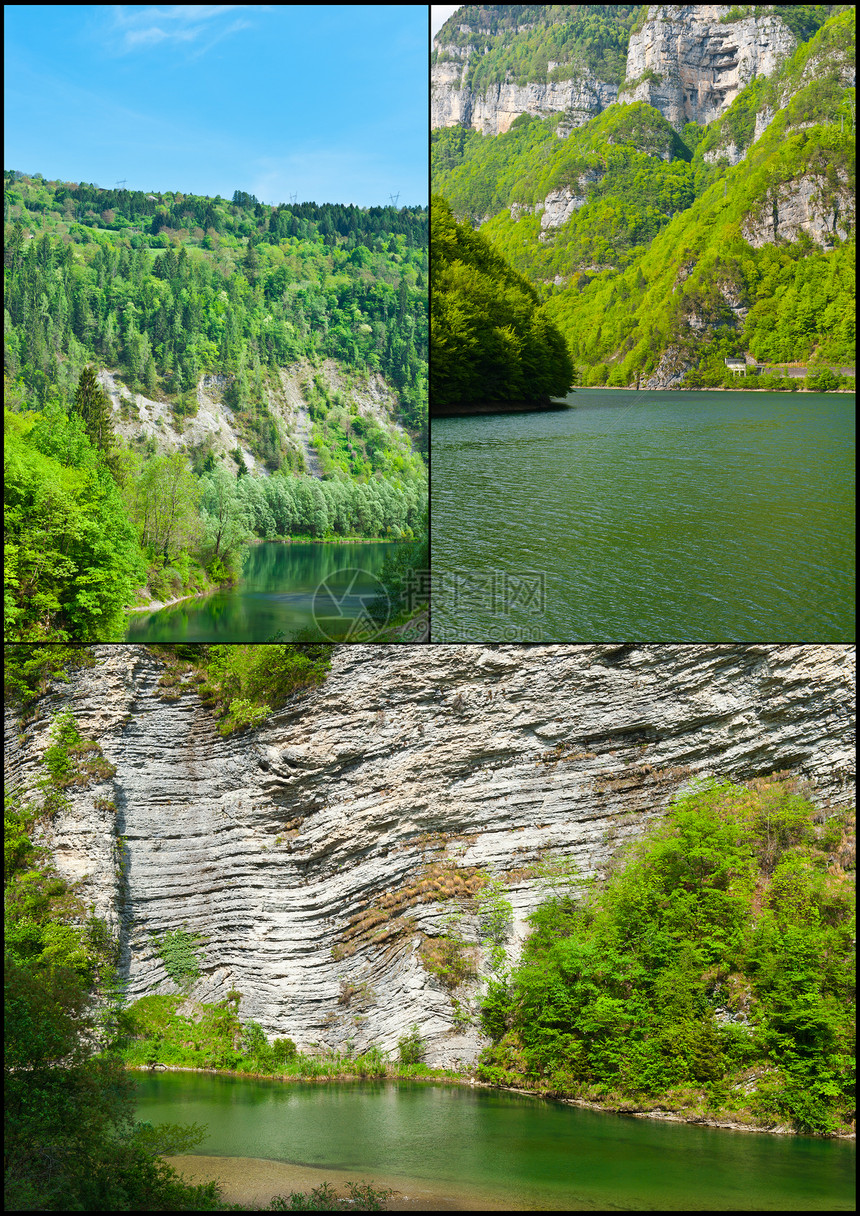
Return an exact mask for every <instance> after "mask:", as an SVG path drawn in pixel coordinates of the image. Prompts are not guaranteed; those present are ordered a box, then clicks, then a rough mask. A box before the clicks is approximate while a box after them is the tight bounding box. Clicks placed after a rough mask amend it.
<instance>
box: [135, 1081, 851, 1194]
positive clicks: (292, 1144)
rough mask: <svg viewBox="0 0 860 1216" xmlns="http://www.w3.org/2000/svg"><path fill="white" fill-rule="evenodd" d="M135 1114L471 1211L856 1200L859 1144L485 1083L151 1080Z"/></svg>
mask: <svg viewBox="0 0 860 1216" xmlns="http://www.w3.org/2000/svg"><path fill="white" fill-rule="evenodd" d="M137 1117H138V1118H139V1119H144V1120H149V1121H150V1122H152V1123H160V1122H171V1123H190V1122H192V1121H197V1122H199V1123H205V1124H207V1125H208V1134H207V1138H206V1140H205V1141H204V1142H203V1143H202V1144H201V1145H200V1146H199V1148H198V1149H197V1150H196V1152H197V1153H198V1154H201V1155H206V1156H212V1157H254V1158H268V1159H270V1160H273V1161H280V1162H291V1163H296V1164H300V1165H303V1166H314V1167H324V1168H327V1169H331V1170H332V1171H341V1174H339V1175H337V1176H338V1177H342V1176H343V1173H342V1172H343V1171H346V1173H348V1174H349V1175H351V1176H354V1177H356V1178H358V1177H363V1178H366V1179H368V1180H376V1181H377V1182H378V1183H379V1182H380V1181H382V1180H384V1181H385V1182H386V1183H387V1184H388V1185H394V1186H397V1187H399V1189H400V1190H401V1191H402V1192H403V1193H404V1194H407V1195H408V1194H409V1193H410V1188H412V1189H413V1190H414V1188H416V1187H418V1186H421V1185H423V1186H424V1187H425V1188H428V1189H430V1190H432V1192H433V1193H435V1194H436V1195H439V1196H447V1197H450V1198H452V1199H453V1200H455V1201H459V1202H457V1203H455V1204H454V1205H453V1206H463V1207H464V1208H466V1209H468V1208H472V1209H478V1210H479V1209H480V1206H481V1204H482V1203H485V1204H487V1205H488V1206H502V1207H510V1208H513V1209H517V1210H529V1209H531V1210H544V1211H569V1210H576V1211H593V1210H611V1209H618V1210H622V1211H660V1210H668V1211H709V1210H710V1211H717V1210H719V1211H750V1210H753V1211H780V1210H787V1211H826V1210H830V1211H849V1210H853V1207H854V1159H855V1151H854V1145H853V1144H852V1143H850V1142H846V1141H838V1140H835V1141H830V1140H816V1139H814V1138H812V1137H800V1136H771V1135H764V1134H756V1135H753V1134H750V1133H745V1132H731V1131H723V1130H719V1129H715V1128H704V1127H694V1126H689V1125H686V1124H673V1123H661V1122H657V1121H654V1120H650V1119H633V1118H625V1117H623V1116H619V1115H604V1114H601V1113H598V1112H594V1111H589V1110H581V1109H578V1108H577V1107H572V1106H566V1105H564V1104H561V1103H555V1102H550V1101H544V1100H541V1099H536V1098H528V1097H520V1096H518V1095H515V1094H509V1093H503V1092H497V1091H493V1090H487V1089H470V1088H467V1087H460V1086H439V1085H426V1084H420V1083H417V1082H409V1081H380V1082H353V1083H345V1084H321V1085H312V1084H299V1083H282V1082H278V1081H248V1080H242V1079H238V1078H233V1077H219V1076H204V1075H195V1074H192V1073H162V1074H159V1075H156V1076H145V1077H142V1078H141V1080H140V1086H139V1100H138V1116H137ZM332 1177H333V1179H334V1177H335V1175H334V1173H333V1175H332ZM440 1206H445V1205H444V1204H442V1205H440Z"/></svg>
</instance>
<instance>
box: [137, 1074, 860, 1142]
mask: <svg viewBox="0 0 860 1216" xmlns="http://www.w3.org/2000/svg"><path fill="white" fill-rule="evenodd" d="M124 1067H125V1069H126V1070H127V1071H129V1072H197V1073H208V1074H210V1075H211V1076H216V1077H236V1078H238V1079H244V1080H249V1081H284V1082H287V1083H290V1082H303V1083H304V1084H307V1085H313V1084H317V1085H323V1084H328V1083H332V1084H340V1083H341V1082H352V1081H417V1082H419V1083H420V1084H423V1085H459V1086H463V1087H468V1088H470V1089H495V1090H499V1091H501V1092H504V1093H509V1094H517V1095H518V1096H519V1097H521V1098H538V1099H540V1100H541V1101H547V1102H560V1103H562V1104H564V1105H565V1106H578V1107H580V1108H581V1109H583V1110H593V1111H595V1112H597V1114H603V1115H624V1116H627V1117H628V1118H633V1119H656V1120H660V1121H662V1122H665V1123H686V1124H688V1125H689V1126H691V1127H712V1128H715V1129H716V1130H720V1131H735V1132H753V1133H764V1134H766V1135H771V1136H808V1137H809V1138H810V1139H812V1140H849V1141H850V1140H856V1139H857V1133H856V1132H850V1131H849V1132H833V1133H831V1134H830V1135H817V1134H816V1133H814V1132H796V1131H794V1130H793V1129H792V1128H791V1127H790V1126H789V1125H788V1124H784V1123H776V1124H773V1123H772V1124H766V1125H761V1124H751V1123H742V1122H740V1121H738V1120H733V1119H728V1118H724V1119H720V1118H717V1117H714V1118H708V1117H707V1116H704V1115H683V1114H678V1113H677V1112H676V1111H671V1110H666V1109H665V1108H657V1109H655V1110H642V1109H638V1110H635V1109H634V1110H623V1109H621V1107H619V1106H611V1105H602V1104H601V1103H599V1102H590V1101H588V1100H587V1099H585V1098H565V1097H563V1096H562V1095H560V1094H549V1093H541V1092H540V1091H539V1090H534V1089H517V1088H516V1087H515V1086H513V1085H494V1084H492V1082H490V1081H478V1080H476V1079H475V1078H474V1077H469V1076H466V1075H465V1074H463V1073H459V1074H454V1075H452V1076H450V1077H414V1076H398V1075H397V1074H396V1073H395V1074H394V1075H393V1076H385V1077H360V1076H356V1075H354V1074H352V1073H342V1074H339V1075H337V1076H334V1077H332V1076H325V1077H303V1076H299V1075H296V1074H293V1073H287V1074H280V1075H278V1074H273V1073H259V1072H237V1071H228V1070H225V1069H219V1068H191V1067H187V1066H186V1065H183V1064H160V1065H159V1066H158V1067H157V1068H156V1069H153V1068H151V1067H150V1066H149V1065H148V1064H125V1065H124Z"/></svg>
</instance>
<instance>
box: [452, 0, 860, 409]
mask: <svg viewBox="0 0 860 1216" xmlns="http://www.w3.org/2000/svg"><path fill="white" fill-rule="evenodd" d="M568 7H569V8H571V9H573V8H575V7H577V6H568ZM590 7H594V8H598V7H600V6H590ZM604 7H607V6H604ZM795 7H797V8H799V7H800V6H795ZM807 7H809V6H807ZM813 7H816V12H815V13H807V14H806V18H805V19H804V21H803V22H801V23H800V24H798V22H797V21H795V20H793V19H792V20H793V26H792V28H793V32H794V33H795V35H796V36H798V37H808V38H809V40H808V41H805V42H801V43H800V44H799V45H798V47H797V50H796V51H795V52H794V54H793V55H791V56H789V57H788V58H787V59H786V61H785V62H784V63H782V65H781V66H780V67H779V68H778V69H777V70H776V71H775V72H774V73H773V74H772V75H770V76H767V77H765V76H760V77H758V78H756V79H754V80H753V81H752V83H751V84H749V85H748V87H747V88H746V89H744V90H743V91H742V92H741V93H740V94H739V95H738V97H737V98H736V99H735V101H734V102H733V103H732V105H731V106H730V107H729V108H728V109H727V111H726V112H725V113H724V114H723V115H722V116H721V117H720V118H718V119H717V120H715V121H714V122H711V123H709V124H707V125H705V126H702V125H699V124H697V123H695V122H689V123H687V124H686V125H683V126H681V127H680V129H679V128H678V126H677V125H676V127H673V126H672V125H671V124H670V123H669V121H668V120H667V119H666V118H665V117H664V116H663V115H662V114H661V113H660V112H659V110H657V109H655V108H653V107H652V106H650V105H647V104H646V103H645V102H642V101H637V102H634V103H633V104H615V105H611V106H609V107H608V108H607V109H605V110H604V111H603V112H602V113H600V114H598V115H597V116H596V117H594V118H592V119H591V120H590V121H588V122H586V123H585V124H584V125H582V126H579V127H574V128H573V129H571V127H570V121H569V120H568V119H567V118H566V117H565V116H564V115H562V114H554V115H552V116H550V117H546V118H538V117H535V116H532V115H529V114H522V115H521V116H520V117H519V118H518V119H517V120H516V121H515V122H514V123H513V124H512V126H511V129H510V130H509V131H507V132H506V133H505V134H502V135H498V136H482V135H481V134H479V133H478V132H477V131H475V130H473V129H471V128H467V127H464V126H449V127H445V128H442V129H439V130H437V131H434V132H433V135H432V157H433V161H432V164H433V168H432V177H433V188H434V190H435V191H439V192H440V193H441V194H442V195H444V197H445V198H446V199H447V200H448V201H449V203H450V204H451V207H452V208H453V210H454V212H455V214H456V215H457V216H459V217H461V218H468V219H469V220H470V221H471V223H472V224H473V225H476V226H477V225H480V226H481V231H482V234H485V235H486V236H487V237H488V238H489V239H490V240H491V241H492V243H493V245H494V246H495V247H496V248H497V249H498V250H499V251H500V252H501V253H502V254H503V255H504V256H505V257H506V258H507V259H508V261H509V262H510V263H511V265H512V266H513V267H514V268H515V269H517V270H518V271H520V273H522V274H523V275H525V276H526V277H527V278H528V279H529V281H530V282H532V283H533V284H534V285H535V286H537V287H538V288H539V290H540V292H541V294H542V298H543V299H544V300H545V306H546V311H547V315H548V316H549V317H550V318H551V319H552V320H554V321H555V323H556V324H557V325H558V327H559V328H560V330H561V331H562V333H563V334H564V336H565V339H566V341H567V344H568V348H569V350H570V353H571V356H572V358H573V360H574V362H575V364H576V365H577V369H578V372H579V375H580V377H581V379H582V382H583V383H586V384H608V385H613V386H622V385H631V386H632V385H634V384H636V383H638V382H641V383H642V384H643V386H644V385H646V384H647V385H649V386H651V387H665V386H678V385H684V386H687V387H696V386H700V387H701V386H718V385H722V384H728V383H730V382H731V375H732V373H731V372H730V371H728V370H727V368H726V364H725V359H726V358H728V357H735V358H744V357H745V356H746V357H748V362H752V361H757V362H758V363H759V364H763V365H766V367H767V368H770V366H771V365H779V364H802V365H808V364H811V365H812V366H811V367H810V369H809V375H808V376H807V381H806V383H807V386H808V387H819V388H834V387H837V385H838V384H840V383H853V370H852V377H851V379H850V380H849V378H848V377H846V376H844V375H840V368H844V367H850V368H851V369H853V363H854V201H853V192H854V138H855V132H854V89H853V72H854V12H853V8H848V9H846V8H845V6H831V9H833V8H836V9H839V8H842V9H843V11H836V12H835V13H834V14H833V15H832V16H830V17H829V18H828V19H826V20H825V18H826V13H825V12H824V8H825V7H826V6H813ZM818 10H821V11H818ZM553 11H554V10H553ZM732 12H734V10H732ZM779 12H780V15H783V16H784V12H783V10H782V9H780V10H779ZM738 14H739V15H742V14H741V13H740V10H738ZM525 16H527V14H526V15H525ZM795 16H796V14H795ZM594 19H596V17H595V18H594ZM733 19H735V18H733V17H732V16H731V14H729V17H728V18H727V20H728V21H731V20H733ZM737 19H739V17H738V18H737ZM523 20H525V17H523ZM559 20H561V18H560V19H559ZM601 20H604V21H611V17H610V16H608V15H606V14H603V15H602V16H601ZM578 21H579V17H578V16H576V15H575V14H574V15H572V16H570V22H572V23H573V25H572V26H571V28H572V29H573V30H574V31H575V30H576V29H578V28H579V27H578V26H577V25H576V22H578ZM822 22H823V24H822ZM630 23H631V19H630V17H629V15H628V14H621V13H619V15H618V18H617V22H616V24H617V27H618V31H622V30H623V32H624V33H625V36H626V35H627V32H628V31H629V27H630ZM795 26H796V27H797V28H794V27H795ZM819 27H820V28H819ZM559 28H560V27H559ZM541 29H543V30H544V33H546V27H536V28H535V29H534V30H532V31H530V32H529V33H528V39H527V41H528V40H530V41H528V45H529V46H530V45H531V42H533V41H534V39H535V38H536V37H537V35H538V34H539V33H540V30H541ZM553 29H554V31H555V32H554V34H553V37H554V38H555V39H556V41H557V40H558V38H559V36H560V35H559V32H558V29H557V28H556V26H553ZM580 32H581V34H582V39H583V40H585V41H586V42H587V41H588V40H587V39H586V38H585V33H586V31H585V27H583V28H582V30H581V31H580ZM810 35H811V36H810ZM461 36H462V37H465V35H461ZM547 36H549V35H548V34H547ZM619 36H620V35H619ZM440 37H441V35H440ZM451 37H454V35H453V34H452V35H451ZM523 38H525V35H521V36H520V37H519V38H518V39H516V40H513V41H512V42H511V43H510V44H509V45H508V47H507V60H505V62H508V61H510V63H509V66H508V70H509V71H514V70H515V69H514V66H513V59H511V56H514V54H515V52H517V53H519V52H522V53H523V54H524V53H525V52H524V51H523V47H524V46H525V45H526V44H525V42H524V41H523ZM446 39H448V35H446ZM449 40H450V39H449ZM574 41H575V39H574ZM604 41H605V39H604ZM467 43H468V39H467ZM468 44H469V45H471V43H468ZM553 45H555V44H554V43H553ZM596 45H597V44H596V43H594V46H596ZM496 53H497V57H498V55H501V50H498V51H497V52H496ZM571 54H573V52H571ZM491 57H492V56H491V55H489V54H488V55H487V56H486V58H487V59H488V60H489V59H490V58H491ZM555 57H556V52H555V51H553V53H552V54H551V55H550V56H549V58H550V60H553V59H555ZM580 58H581V55H580ZM469 62H470V63H471V62H472V61H471V59H470V61H469ZM500 62H501V60H500ZM485 70H486V69H484V67H483V66H482V65H478V66H477V67H476V68H475V71H476V72H477V71H480V72H484V71H485ZM558 70H559V71H561V70H562V69H561V68H559V69H558ZM849 85H851V86H852V87H849ZM622 96H623V95H622ZM746 383H747V386H748V387H749V386H753V385H755V386H758V387H782V386H783V384H784V386H785V387H795V388H796V387H797V386H798V382H797V381H796V380H795V381H791V382H790V383H789V382H788V381H785V382H781V381H779V380H778V379H776V378H775V377H774V376H773V375H762V376H760V377H757V378H755V379H752V378H749V377H748V378H747V381H746Z"/></svg>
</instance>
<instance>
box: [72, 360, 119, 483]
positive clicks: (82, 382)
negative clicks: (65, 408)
mask: <svg viewBox="0 0 860 1216" xmlns="http://www.w3.org/2000/svg"><path fill="white" fill-rule="evenodd" d="M75 410H76V411H77V413H78V414H80V416H81V417H82V418H83V420H84V426H85V427H86V430H87V435H89V438H90V442H91V443H92V444H93V446H94V447H96V448H98V450H99V451H100V452H101V453H102V454H103V456H104V457H105V461H106V463H107V462H108V459H107V458H108V457H109V455H110V453H111V451H112V449H113V448H114V446H115V443H116V439H115V436H114V431H113V422H112V421H111V406H110V401H109V399H108V396H107V393H106V392H105V391H104V389H103V388H102V386H101V385H100V384H99V382H98V381H97V380H96V372H95V368H94V367H92V366H91V365H90V364H87V366H86V367H85V368H84V370H83V371H82V372H81V376H80V379H79V380H78V387H77V389H76V390H75Z"/></svg>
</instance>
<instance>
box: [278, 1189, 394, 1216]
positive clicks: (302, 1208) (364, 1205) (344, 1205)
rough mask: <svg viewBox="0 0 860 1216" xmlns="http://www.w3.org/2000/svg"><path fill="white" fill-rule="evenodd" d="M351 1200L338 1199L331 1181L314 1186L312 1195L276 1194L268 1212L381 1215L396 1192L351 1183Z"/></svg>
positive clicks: (298, 1193)
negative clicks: (373, 1213) (365, 1213)
mask: <svg viewBox="0 0 860 1216" xmlns="http://www.w3.org/2000/svg"><path fill="white" fill-rule="evenodd" d="M346 1185H347V1188H348V1190H349V1198H343V1199H341V1198H339V1197H338V1194H337V1192H336V1191H335V1190H334V1188H333V1187H332V1186H330V1185H329V1183H328V1182H324V1183H323V1184H322V1186H317V1187H314V1189H313V1190H312V1191H311V1192H310V1193H309V1194H307V1195H306V1194H304V1193H303V1192H301V1191H297V1192H295V1193H294V1194H292V1195H288V1196H286V1197H284V1196H283V1195H276V1196H275V1198H274V1199H273V1200H272V1202H271V1203H270V1204H269V1206H268V1208H267V1209H266V1211H269V1212H348V1211H349V1212H380V1211H382V1205H383V1203H385V1201H386V1200H387V1199H389V1198H390V1197H391V1196H392V1195H393V1194H394V1192H393V1191H391V1190H389V1189H388V1188H387V1187H377V1186H374V1184H373V1183H371V1182H348V1183H347V1184H346Z"/></svg>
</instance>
